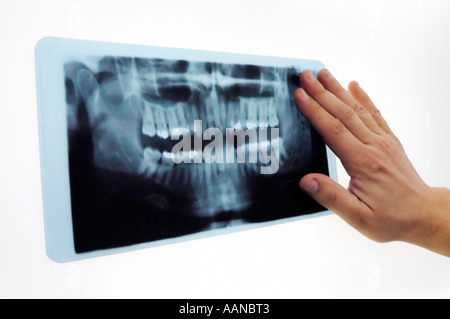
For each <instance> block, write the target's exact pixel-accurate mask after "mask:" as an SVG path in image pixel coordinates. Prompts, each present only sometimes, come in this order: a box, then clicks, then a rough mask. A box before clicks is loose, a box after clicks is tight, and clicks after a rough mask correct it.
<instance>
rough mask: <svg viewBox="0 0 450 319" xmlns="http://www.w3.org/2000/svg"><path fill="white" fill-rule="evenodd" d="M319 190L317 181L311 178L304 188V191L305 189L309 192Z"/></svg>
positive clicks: (312, 192)
mask: <svg viewBox="0 0 450 319" xmlns="http://www.w3.org/2000/svg"><path fill="white" fill-rule="evenodd" d="M318 190H319V183H318V182H317V181H316V180H315V179H312V180H311V181H310V182H309V184H308V185H306V189H305V191H307V192H308V193H310V194H314V193H316V192H317V191H318Z"/></svg>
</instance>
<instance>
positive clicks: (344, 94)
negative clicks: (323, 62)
mask: <svg viewBox="0 0 450 319" xmlns="http://www.w3.org/2000/svg"><path fill="white" fill-rule="evenodd" d="M317 78H318V79H319V81H320V82H321V83H322V85H323V86H324V88H325V89H327V90H328V91H330V92H331V93H333V94H334V95H335V96H336V97H337V98H339V99H340V100H341V101H342V102H344V103H345V104H347V105H348V106H350V107H352V109H353V110H354V111H355V113H356V114H357V115H358V116H359V118H360V119H361V121H362V122H363V123H364V124H365V125H366V126H367V127H368V128H369V129H370V130H371V131H372V132H374V133H376V134H381V133H382V130H381V128H380V126H379V125H378V124H377V122H376V121H375V120H374V118H373V117H372V114H371V113H369V111H368V109H367V108H366V107H364V106H363V105H362V104H361V102H360V101H359V100H357V99H355V97H354V96H353V95H352V94H350V92H349V91H347V90H346V89H344V88H343V87H342V86H341V84H340V83H339V82H338V81H337V80H336V79H335V78H334V77H333V75H332V74H331V73H330V71H328V70H327V69H323V70H321V71H320V72H319V74H318V76H317ZM355 84H356V82H355ZM356 89H357V88H356ZM372 105H373V104H372Z"/></svg>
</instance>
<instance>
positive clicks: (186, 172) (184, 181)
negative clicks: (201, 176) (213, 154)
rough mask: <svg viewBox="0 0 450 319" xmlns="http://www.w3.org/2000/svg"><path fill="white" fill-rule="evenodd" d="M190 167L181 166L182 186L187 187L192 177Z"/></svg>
mask: <svg viewBox="0 0 450 319" xmlns="http://www.w3.org/2000/svg"><path fill="white" fill-rule="evenodd" d="M191 168H192V165H183V166H182V171H183V174H182V175H183V179H182V185H189V182H190V176H192V170H191Z"/></svg>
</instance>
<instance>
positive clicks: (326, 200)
mask: <svg viewBox="0 0 450 319" xmlns="http://www.w3.org/2000/svg"><path fill="white" fill-rule="evenodd" d="M300 188H302V189H303V190H304V191H305V192H306V193H308V194H309V195H310V196H311V197H312V198H314V199H315V200H316V201H317V202H318V203H319V204H321V205H322V206H324V207H326V208H328V209H329V210H331V211H333V212H335V213H336V214H338V215H339V216H340V217H341V218H343V219H344V220H345V221H346V222H347V223H349V224H350V225H351V226H353V227H355V228H361V227H362V226H363V224H364V220H363V218H362V215H363V214H364V213H369V211H370V208H369V207H368V206H367V205H366V204H364V203H363V202H361V201H360V200H359V198H358V197H356V196H355V195H354V194H353V193H351V192H350V191H348V190H347V189H345V188H344V187H342V186H341V185H340V184H338V183H337V182H335V181H334V180H332V179H331V178H330V177H328V176H326V175H322V174H308V175H306V176H304V177H303V178H302V179H301V181H300Z"/></svg>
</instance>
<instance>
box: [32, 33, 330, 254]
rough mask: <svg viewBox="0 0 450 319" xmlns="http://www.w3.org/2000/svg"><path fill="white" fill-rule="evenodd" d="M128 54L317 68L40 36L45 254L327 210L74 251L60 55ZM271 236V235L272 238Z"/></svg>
mask: <svg viewBox="0 0 450 319" xmlns="http://www.w3.org/2000/svg"><path fill="white" fill-rule="evenodd" d="M96 55H97V56H131V57H150V58H151V57H163V58H165V59H174V60H175V59H185V60H193V61H219V62H221V63H238V64H243V65H245V64H254V65H269V66H275V67H285V66H290V65H294V66H298V67H299V68H300V69H302V70H307V69H308V70H311V71H313V73H314V74H315V75H317V73H318V71H319V70H320V69H322V68H323V64H322V63H321V62H319V61H311V60H299V59H288V58H276V57H264V56H252V55H243V54H230V53H220V52H207V51H197V50H187V49H174V48H161V47H149V46H135V45H129V44H112V43H102V42H92V41H84V40H72V39H59V38H44V39H42V40H41V41H40V42H39V43H38V44H37V46H36V73H37V99H38V116H39V133H40V154H41V170H42V192H43V205H44V207H43V208H44V221H45V237H46V247H47V255H48V256H49V257H50V258H51V259H52V260H54V261H56V262H69V261H74V260H80V259H86V258H92V257H98V256H104V255H110V254H115V253H122V252H126V251H130V250H136V249H142V248H147V247H153V246H159V245H163V244H170V243H174V242H181V241H186V240H192V239H198V238H204V237H209V236H212V235H218V234H225V233H230V232H235V231H242V230H247V229H253V228H256V227H262V226H268V225H275V224H279V223H285V222H291V221H297V220H300V219H304V218H310V217H313V216H314V217H315V216H323V215H326V214H329V212H328V211H319V212H316V213H313V214H308V215H303V216H295V217H289V218H284V219H280V220H275V221H264V222H257V223H249V224H244V225H238V226H233V227H225V228H222V229H212V230H208V231H200V232H197V233H193V234H190V235H189V234H188V235H184V236H181V237H176V238H169V239H162V240H157V241H153V242H146V243H139V244H133V245H129V246H123V247H118V248H110V249H101V250H96V251H91V252H86V253H76V251H75V249H74V236H73V225H72V214H71V209H72V208H71V189H70V180H69V178H70V173H69V164H68V163H69V159H68V147H69V146H68V144H69V143H68V139H67V125H68V124H67V120H66V119H67V114H66V108H65V107H62V105H64V101H65V100H66V97H65V85H64V81H63V80H62V79H64V68H63V67H62V65H64V61H66V60H67V59H70V58H72V57H73V58H76V57H77V56H96ZM326 152H327V158H328V170H329V175H330V177H331V178H333V179H335V180H337V172H336V166H335V163H336V161H335V157H334V155H333V154H332V152H331V151H330V150H329V149H328V148H327V151H326ZM274 240H276V238H274Z"/></svg>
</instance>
